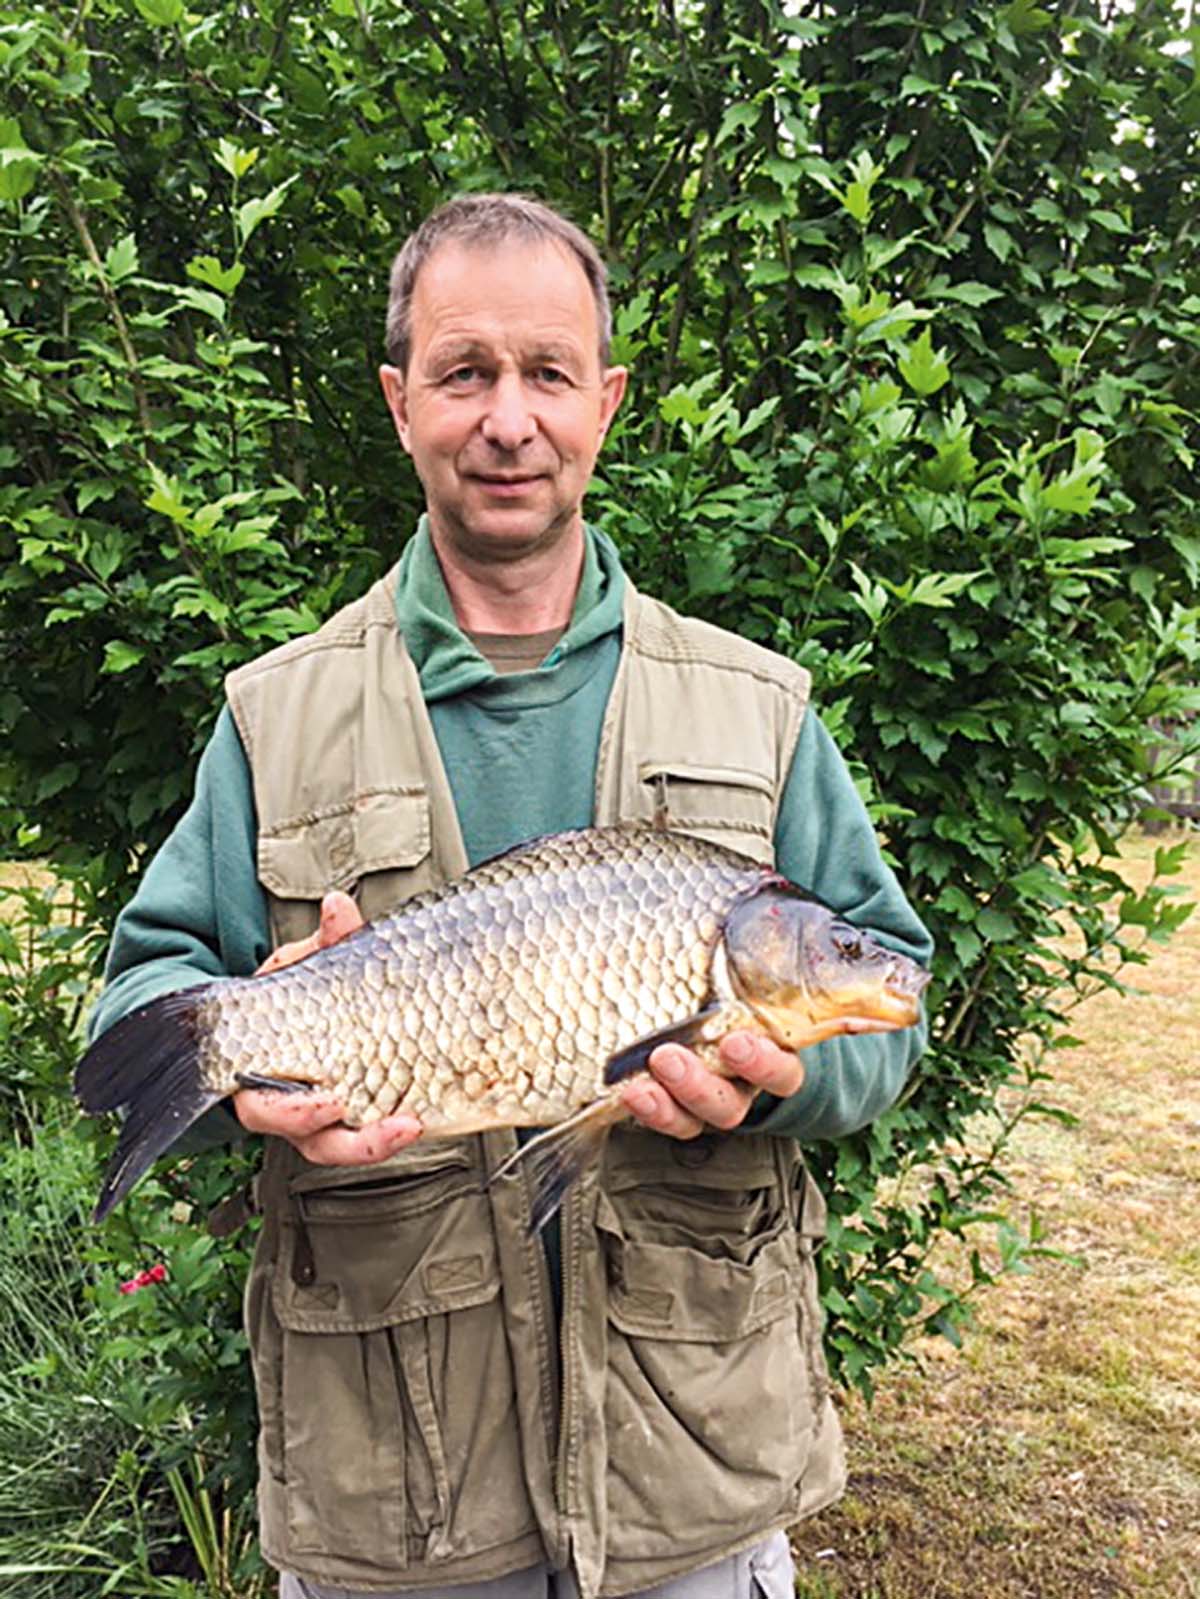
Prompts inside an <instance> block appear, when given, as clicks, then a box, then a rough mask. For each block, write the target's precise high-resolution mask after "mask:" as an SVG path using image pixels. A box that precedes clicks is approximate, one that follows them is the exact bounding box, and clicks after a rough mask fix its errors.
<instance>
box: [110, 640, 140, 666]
mask: <svg viewBox="0 0 1200 1599" xmlns="http://www.w3.org/2000/svg"><path fill="white" fill-rule="evenodd" d="M145 658H146V652H145V650H144V649H143V648H142V646H141V645H140V644H129V643H127V642H126V641H125V640H124V639H109V641H108V642H107V644H105V646H104V664H103V666H102V667H101V670H102V671H104V672H128V671H129V669H130V667H132V666H137V665H139V664H140V663H141V662H142V661H144V660H145Z"/></svg>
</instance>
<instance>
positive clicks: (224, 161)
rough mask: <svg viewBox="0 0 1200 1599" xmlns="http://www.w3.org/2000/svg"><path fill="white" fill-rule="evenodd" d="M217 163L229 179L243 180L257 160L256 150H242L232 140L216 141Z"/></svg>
mask: <svg viewBox="0 0 1200 1599" xmlns="http://www.w3.org/2000/svg"><path fill="white" fill-rule="evenodd" d="M216 157H217V163H218V165H219V166H222V167H224V168H225V170H226V172H228V174H229V176H230V177H231V178H234V179H237V178H243V177H245V175H246V173H247V172H249V170H250V168H251V167H252V166H253V165H254V163H255V162H256V161H257V160H258V151H257V149H251V150H243V149H242V147H241V146H240V145H238V144H234V142H233V141H232V139H218V141H217V148H216Z"/></svg>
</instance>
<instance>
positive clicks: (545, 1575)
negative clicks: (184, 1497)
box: [279, 1532, 796, 1599]
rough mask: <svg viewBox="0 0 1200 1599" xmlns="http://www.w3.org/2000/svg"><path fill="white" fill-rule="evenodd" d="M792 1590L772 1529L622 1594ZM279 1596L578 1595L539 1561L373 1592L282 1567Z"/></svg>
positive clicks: (655, 1598)
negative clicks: (485, 1578)
mask: <svg viewBox="0 0 1200 1599" xmlns="http://www.w3.org/2000/svg"><path fill="white" fill-rule="evenodd" d="M795 1591H796V1578H795V1572H794V1569H793V1566H792V1554H791V1550H790V1549H789V1547H788V1541H787V1534H786V1533H784V1532H775V1533H772V1534H771V1536H770V1537H769V1538H765V1539H764V1540H763V1542H762V1543H760V1544H755V1546H754V1547H753V1549H744V1550H743V1551H742V1553H741V1554H740V1555H730V1556H729V1558H728V1559H727V1560H718V1561H717V1563H716V1565H715V1566H705V1567H703V1568H702V1569H701V1570H700V1571H689V1572H688V1574H687V1575H686V1576H685V1577H671V1578H670V1579H669V1580H668V1581H666V1582H660V1583H658V1584H657V1585H656V1586H655V1587H653V1588H643V1589H641V1590H640V1591H639V1592H638V1593H635V1594H630V1595H628V1599H792V1596H793V1595H794V1593H795ZM279 1599H579V1589H578V1587H577V1586H576V1584H575V1579H574V1577H573V1576H572V1575H571V1573H570V1572H569V1571H549V1570H547V1568H546V1567H545V1566H531V1567H530V1568H529V1569H528V1570H527V1571H514V1572H512V1573H511V1574H510V1575H509V1576H507V1577H496V1578H495V1579H494V1580H493V1581H491V1582H465V1583H461V1584H456V1585H455V1586H454V1587H448V1588H417V1589H411V1590H410V1591H408V1592H407V1593H400V1592H394V1593H374V1594H365V1593H356V1592H355V1591H354V1590H353V1589H351V1588H326V1587H323V1586H321V1585H320V1584H318V1583H313V1582H305V1580H304V1578H303V1577H297V1576H294V1575H293V1574H292V1573H291V1572H288V1571H285V1572H283V1573H281V1575H280V1579H279Z"/></svg>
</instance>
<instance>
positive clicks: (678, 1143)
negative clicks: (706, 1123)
mask: <svg viewBox="0 0 1200 1599" xmlns="http://www.w3.org/2000/svg"><path fill="white" fill-rule="evenodd" d="M671 1154H672V1155H673V1156H674V1157H675V1163H676V1165H678V1166H688V1167H691V1168H693V1169H694V1168H695V1167H697V1166H707V1164H708V1162H709V1161H710V1160H711V1159H712V1158H713V1156H714V1155H715V1154H716V1146H715V1145H714V1143H713V1141H712V1139H710V1138H704V1137H700V1138H689V1139H686V1140H684V1139H678V1138H677V1139H676V1140H675V1142H674V1144H672V1146H671Z"/></svg>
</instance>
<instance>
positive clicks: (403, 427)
mask: <svg viewBox="0 0 1200 1599" xmlns="http://www.w3.org/2000/svg"><path fill="white" fill-rule="evenodd" d="M379 381H380V384H381V385H382V387H383V397H384V399H385V400H386V401H387V408H388V410H389V411H390V412H391V413H392V421H393V422H394V423H395V424H396V432H397V434H398V435H399V439H400V443H401V444H402V445H403V446H404V448H405V449H406V450H407V449H408V391H407V389H406V387H405V383H404V373H403V372H401V370H400V368H399V367H398V366H381V367H380V368H379ZM409 453H411V451H410V452H409Z"/></svg>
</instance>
